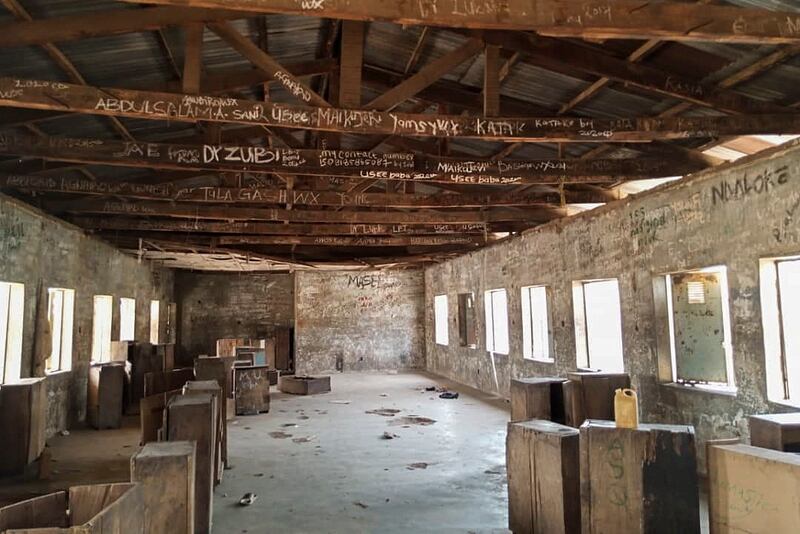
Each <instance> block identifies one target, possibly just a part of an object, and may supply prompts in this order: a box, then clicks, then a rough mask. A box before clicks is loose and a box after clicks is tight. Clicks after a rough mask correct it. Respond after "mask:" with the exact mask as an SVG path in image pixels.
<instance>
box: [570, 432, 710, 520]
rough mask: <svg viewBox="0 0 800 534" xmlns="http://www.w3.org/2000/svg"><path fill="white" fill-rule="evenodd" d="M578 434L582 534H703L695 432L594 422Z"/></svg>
mask: <svg viewBox="0 0 800 534" xmlns="http://www.w3.org/2000/svg"><path fill="white" fill-rule="evenodd" d="M580 432H581V438H580V442H581V520H582V522H583V529H582V532H583V533H584V534H605V533H608V532H625V533H626V534H645V533H652V532H686V533H691V534H699V533H700V499H699V488H698V480H697V461H696V458H695V454H696V453H695V439H694V429H693V428H692V427H690V426H680V425H644V424H642V425H639V427H638V428H636V429H631V428H617V427H616V425H615V423H614V422H613V421H598V420H592V419H590V420H587V421H586V422H585V423H584V424H583V425H582V426H581V429H580Z"/></svg>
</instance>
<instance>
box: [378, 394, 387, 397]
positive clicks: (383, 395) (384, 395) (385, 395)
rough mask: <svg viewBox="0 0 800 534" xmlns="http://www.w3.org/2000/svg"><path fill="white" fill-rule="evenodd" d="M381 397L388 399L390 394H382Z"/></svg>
mask: <svg viewBox="0 0 800 534" xmlns="http://www.w3.org/2000/svg"><path fill="white" fill-rule="evenodd" d="M380 396H381V397H388V396H389V395H388V394H386V393H381V394H380Z"/></svg>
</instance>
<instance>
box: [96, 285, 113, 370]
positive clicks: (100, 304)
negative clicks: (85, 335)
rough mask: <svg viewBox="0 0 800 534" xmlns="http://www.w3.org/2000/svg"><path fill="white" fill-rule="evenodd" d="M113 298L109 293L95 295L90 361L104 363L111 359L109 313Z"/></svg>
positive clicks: (111, 309)
mask: <svg viewBox="0 0 800 534" xmlns="http://www.w3.org/2000/svg"><path fill="white" fill-rule="evenodd" d="M113 307H114V298H113V297H111V296H109V295H95V297H94V312H93V315H92V361H93V362H96V363H105V362H109V361H111V314H112V312H113Z"/></svg>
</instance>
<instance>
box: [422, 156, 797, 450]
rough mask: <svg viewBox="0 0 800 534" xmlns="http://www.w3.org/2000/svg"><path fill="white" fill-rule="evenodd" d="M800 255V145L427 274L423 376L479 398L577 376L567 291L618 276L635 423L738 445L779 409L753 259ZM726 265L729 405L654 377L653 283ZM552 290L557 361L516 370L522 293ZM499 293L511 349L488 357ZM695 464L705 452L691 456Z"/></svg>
mask: <svg viewBox="0 0 800 534" xmlns="http://www.w3.org/2000/svg"><path fill="white" fill-rule="evenodd" d="M797 254H800V144H798V143H794V144H793V145H791V146H790V147H788V148H786V149H781V150H779V151H773V152H772V153H771V155H770V156H769V157H764V158H760V159H757V160H748V161H747V162H744V163H741V164H739V165H737V166H734V167H726V168H725V169H721V170H717V171H714V172H706V173H703V174H699V175H697V176H695V177H693V178H691V179H689V180H686V181H681V182H678V183H675V184H670V185H667V186H664V187H661V188H659V189H656V190H654V191H651V192H648V193H645V194H642V195H640V196H638V197H634V198H629V199H627V200H625V201H620V202H615V203H612V204H610V205H608V206H606V207H603V208H600V209H598V210H594V211H592V212H589V213H586V214H582V215H580V216H577V217H574V218H570V219H568V220H560V221H556V222H553V223H550V224H547V225H544V226H542V227H540V228H538V229H535V230H532V231H529V232H526V233H525V234H523V235H522V236H519V237H517V238H513V239H510V240H508V241H506V242H504V243H500V244H498V245H495V246H492V247H489V248H486V249H483V250H480V251H476V252H474V253H470V254H468V255H466V256H462V257H459V258H456V259H453V260H451V261H448V262H445V263H443V264H440V265H437V266H434V267H430V268H428V269H427V270H426V272H425V283H426V324H428V325H429V326H430V328H428V331H427V336H426V358H427V362H426V364H427V367H428V369H429V370H431V371H433V372H436V373H439V374H442V375H444V376H446V377H449V378H452V379H454V380H458V381H460V382H462V383H465V384H468V385H470V386H474V387H477V388H479V389H481V390H484V391H487V392H495V393H499V394H501V395H503V396H506V397H507V396H508V394H509V381H510V379H511V378H512V377H515V378H516V377H522V376H549V375H564V374H565V373H566V372H567V371H571V370H574V369H575V368H576V349H575V334H574V328H573V322H574V321H573V302H572V291H571V287H572V282H573V281H577V280H591V279H599V278H618V280H619V285H620V298H621V301H622V302H621V305H622V330H623V347H624V360H625V368H626V370H627V371H628V372H629V373H630V374H631V377H632V381H633V385H634V386H635V387H636V388H637V389H638V390H639V394H640V398H641V404H642V414H643V420H644V421H651V422H669V423H690V424H693V425H695V427H696V430H697V433H698V436H699V438H700V439H701V440H705V439H709V438H716V437H730V436H736V435H744V436H746V435H747V432H748V429H747V415H749V414H752V413H757V412H766V411H786V410H787V408H785V407H784V406H782V405H777V404H774V403H770V402H768V401H767V394H766V378H765V363H764V345H763V338H762V323H761V303H760V289H759V259H760V258H765V257H774V256H790V255H797ZM715 265H726V266H727V268H728V283H729V291H730V293H729V294H730V310H731V319H732V343H733V359H734V371H735V381H736V386H737V387H738V392H737V394H736V395H731V394H722V393H710V392H707V391H702V390H698V389H696V388H690V387H687V386H678V385H666V384H664V383H660V381H659V379H658V376H659V375H658V357H657V341H656V330H657V328H658V327H659V324H658V323H657V322H656V305H655V298H654V292H653V280H654V277H656V276H658V275H661V274H664V273H669V272H675V271H681V270H689V269H696V268H704V267H710V266H715ZM539 284H544V285H547V286H549V288H550V297H551V298H550V302H549V306H550V310H551V318H552V340H553V347H552V348H553V352H554V354H555V360H556V361H555V363H537V362H533V361H530V360H523V357H522V327H521V325H520V321H521V309H520V308H521V295H520V288H521V287H523V286H527V285H539ZM495 288H506V289H507V290H508V299H509V311H508V313H509V323H510V333H511V339H510V344H511V350H510V355H509V356H501V355H496V356H494V357H492V356H491V355H490V354H488V353H487V352H486V349H485V336H484V331H483V328H484V321H483V305H484V299H483V292H484V291H486V290H489V289H495ZM469 291H472V292H475V294H476V303H477V316H478V317H479V320H478V328H479V332H478V347H477V348H476V349H470V348H466V347H459V346H458V325H457V322H456V320H457V313H458V311H457V294H458V293H462V292H469ZM439 294H447V296H448V305H449V336H450V344H449V346H446V347H445V346H440V345H437V344H435V343H434V339H433V329H432V325H433V301H434V296H435V295H439ZM698 452H699V454H701V455H702V453H703V451H702V448H700V449H698Z"/></svg>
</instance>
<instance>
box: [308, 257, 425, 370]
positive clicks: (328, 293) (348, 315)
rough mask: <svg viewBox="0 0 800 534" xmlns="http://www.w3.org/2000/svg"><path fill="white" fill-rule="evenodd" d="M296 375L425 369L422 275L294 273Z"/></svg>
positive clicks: (410, 272) (384, 272)
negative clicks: (339, 365) (339, 362)
mask: <svg viewBox="0 0 800 534" xmlns="http://www.w3.org/2000/svg"><path fill="white" fill-rule="evenodd" d="M295 288H296V289H295V293H296V295H297V321H296V329H295V347H296V351H295V352H296V356H295V358H296V366H297V371H298V373H309V374H313V373H320V372H326V371H332V370H334V369H335V368H336V360H337V358H341V360H342V362H343V366H344V370H345V371H372V370H387V369H401V368H419V367H423V365H424V351H425V345H424V328H425V326H424V322H423V317H424V313H423V305H424V286H423V275H422V272H421V271H371V272H333V273H331V272H322V273H314V272H298V273H297V275H296V278H295Z"/></svg>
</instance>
